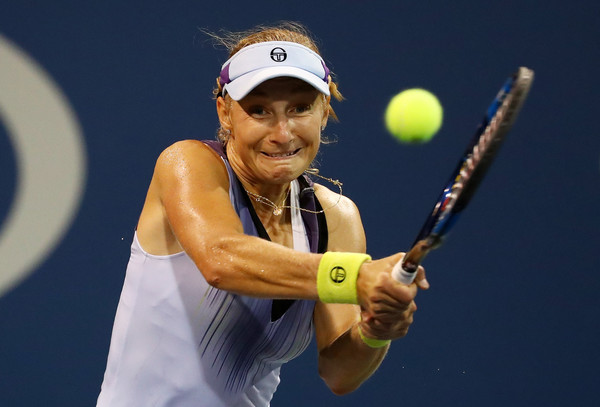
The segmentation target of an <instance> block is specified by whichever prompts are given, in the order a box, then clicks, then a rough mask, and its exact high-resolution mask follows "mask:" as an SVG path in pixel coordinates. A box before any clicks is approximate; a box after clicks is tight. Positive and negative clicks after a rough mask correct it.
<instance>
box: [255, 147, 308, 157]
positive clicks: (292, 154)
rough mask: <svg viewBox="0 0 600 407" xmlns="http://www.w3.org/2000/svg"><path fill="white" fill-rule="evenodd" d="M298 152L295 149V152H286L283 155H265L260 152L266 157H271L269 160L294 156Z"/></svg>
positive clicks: (262, 152)
mask: <svg viewBox="0 0 600 407" xmlns="http://www.w3.org/2000/svg"><path fill="white" fill-rule="evenodd" d="M299 151H300V149H299V148H297V149H296V150H293V151H287V152H284V153H265V152H264V151H261V154H262V155H264V156H267V157H271V158H287V157H292V156H294V155H296V154H298V152H299Z"/></svg>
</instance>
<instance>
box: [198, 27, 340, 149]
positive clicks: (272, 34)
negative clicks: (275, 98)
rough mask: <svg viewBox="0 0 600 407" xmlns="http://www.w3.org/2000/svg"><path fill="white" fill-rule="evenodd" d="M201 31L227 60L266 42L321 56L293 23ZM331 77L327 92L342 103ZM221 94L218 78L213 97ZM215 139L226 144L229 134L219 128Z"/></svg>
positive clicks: (306, 33)
mask: <svg viewBox="0 0 600 407" xmlns="http://www.w3.org/2000/svg"><path fill="white" fill-rule="evenodd" d="M203 31H204V33H205V34H207V35H208V36H210V37H211V38H212V39H213V40H215V42H216V43H217V45H221V46H224V47H225V48H226V49H227V50H228V51H229V58H231V57H232V56H233V55H235V53H236V52H238V51H239V50H241V49H242V48H244V47H247V46H248V45H252V44H257V43H260V42H267V41H289V42H295V43H297V44H300V45H304V46H305V47H307V48H310V49H311V50H313V51H314V52H316V53H317V54H319V55H321V54H320V52H319V48H318V47H317V44H316V40H315V39H314V38H313V36H312V35H311V34H310V32H309V31H308V30H307V29H306V28H305V27H304V26H303V25H302V24H300V23H297V22H293V21H284V22H281V23H279V24H277V25H275V26H266V25H258V26H256V27H254V28H251V29H249V30H245V31H237V32H231V31H225V30H221V31H220V34H216V33H212V32H208V31H206V30H203ZM332 77H333V73H330V76H329V92H330V93H331V96H333V97H334V98H335V99H336V100H337V101H342V100H343V99H344V97H343V96H342V94H341V93H340V91H339V90H338V85H337V83H336V82H334V81H333V78H332ZM221 92H222V88H221V84H220V83H219V78H218V77H217V86H216V87H215V88H214V89H213V97H214V98H215V99H216V98H217V97H219V96H221ZM225 100H226V102H227V103H228V104H229V103H231V98H230V97H229V96H228V95H225ZM323 100H324V102H325V103H327V102H326V99H325V96H324V95H323ZM327 108H328V110H329V116H330V117H332V118H333V119H334V120H338V118H337V116H336V114H335V112H334V110H333V108H332V107H331V104H328V106H327ZM217 137H218V138H219V140H221V141H223V142H226V141H227V140H228V139H229V133H228V132H226V131H225V130H223V129H222V128H221V129H219V131H218V133H217Z"/></svg>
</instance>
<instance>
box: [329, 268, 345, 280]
mask: <svg viewBox="0 0 600 407" xmlns="http://www.w3.org/2000/svg"><path fill="white" fill-rule="evenodd" d="M329 277H330V278H331V281H333V282H334V283H337V284H339V283H342V282H343V281H344V280H345V279H346V270H344V268H343V267H339V266H337V267H334V268H332V269H331V272H330V273H329Z"/></svg>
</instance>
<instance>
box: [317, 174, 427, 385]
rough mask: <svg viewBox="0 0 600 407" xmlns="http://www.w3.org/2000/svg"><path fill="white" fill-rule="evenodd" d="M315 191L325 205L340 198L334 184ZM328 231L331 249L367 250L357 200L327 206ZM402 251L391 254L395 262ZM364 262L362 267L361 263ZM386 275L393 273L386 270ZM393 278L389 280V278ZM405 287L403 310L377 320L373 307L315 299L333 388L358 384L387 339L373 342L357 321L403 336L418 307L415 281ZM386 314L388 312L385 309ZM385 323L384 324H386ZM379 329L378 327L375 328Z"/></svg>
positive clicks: (322, 355) (325, 373) (322, 357)
mask: <svg viewBox="0 0 600 407" xmlns="http://www.w3.org/2000/svg"><path fill="white" fill-rule="evenodd" d="M315 192H316V194H317V197H318V198H319V200H320V201H321V204H322V205H323V207H324V208H328V207H331V206H332V205H333V204H335V203H336V202H337V199H338V196H337V194H334V193H333V192H331V191H330V190H328V189H326V188H324V187H322V186H317V185H316V186H315ZM325 214H326V217H327V227H328V231H329V243H328V250H329V251H337V252H355V253H364V252H365V251H366V238H365V233H364V229H363V225H362V221H361V219H360V214H359V212H358V209H357V208H356V206H355V205H354V203H353V202H352V201H351V200H350V199H348V198H345V197H343V198H342V199H341V200H340V201H339V203H338V204H337V205H336V206H334V207H333V208H332V209H331V210H327V211H326V212H325ZM397 257H398V256H393V257H392V258H390V261H391V263H390V264H391V266H393V264H394V263H395V261H397V260H398V258H397ZM363 268H364V267H363ZM390 269H391V267H390ZM382 278H383V280H389V279H390V278H391V277H389V276H387V275H386V276H382ZM388 284H389V281H388ZM404 288H406V289H407V293H408V292H412V294H408V300H407V304H406V309H405V310H397V309H396V310H394V311H393V312H392V313H391V315H392V316H393V319H394V321H385V320H384V321H383V325H381V324H382V321H376V320H375V319H376V318H373V315H372V314H371V313H370V312H369V311H365V310H364V309H363V310H362V312H363V321H362V322H361V308H360V306H359V305H351V304H325V303H322V302H317V304H316V306H315V312H314V322H315V331H316V340H317V349H318V352H319V375H320V376H321V378H322V379H323V380H324V381H325V383H326V384H327V386H328V387H329V388H330V389H331V391H332V392H333V393H335V394H338V395H341V394H346V393H349V392H352V391H354V390H356V389H357V388H358V387H359V386H360V385H361V384H362V383H363V382H364V381H365V380H366V379H367V378H369V376H371V375H372V374H373V373H374V372H375V371H376V370H377V368H378V367H379V365H380V364H381V362H382V360H383V359H384V357H385V355H386V353H387V350H388V348H389V345H386V346H383V347H380V348H372V347H370V346H368V345H367V344H366V343H365V342H364V341H363V340H362V339H361V335H360V333H359V330H358V327H359V325H361V329H362V330H363V333H364V332H376V333H382V332H383V333H385V334H386V336H387V335H391V336H392V337H394V338H397V337H401V336H403V335H404V334H405V333H406V331H407V330H408V326H409V325H410V323H412V313H413V312H414V311H415V310H416V306H415V304H414V301H412V299H411V297H414V295H413V294H416V287H410V288H409V287H408V286H406V287H403V289H404ZM387 314H388V317H389V315H390V313H387ZM382 329H383V330H382ZM377 331H379V332H377Z"/></svg>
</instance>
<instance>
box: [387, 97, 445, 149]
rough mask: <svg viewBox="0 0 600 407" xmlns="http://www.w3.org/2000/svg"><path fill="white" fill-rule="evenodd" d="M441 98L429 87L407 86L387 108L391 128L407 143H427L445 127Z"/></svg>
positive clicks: (390, 130)
mask: <svg viewBox="0 0 600 407" xmlns="http://www.w3.org/2000/svg"><path fill="white" fill-rule="evenodd" d="M442 118H443V109H442V105H441V104H440V101H439V100H438V98H437V97H436V96H435V95H434V94H433V93H431V92H429V91H427V90H425V89H419V88H413V89H407V90H405V91H402V92H400V93H398V94H397V95H396V96H394V97H393V98H392V99H391V100H390V102H389V104H388V106H387V108H386V110H385V126H386V128H387V130H388V131H389V132H390V133H391V134H392V135H393V136H394V137H395V138H396V139H398V140H399V141H401V142H403V143H426V142H428V141H429V140H431V138H432V137H433V136H434V135H435V134H436V133H437V132H438V130H439V129H440V127H441V126H442Z"/></svg>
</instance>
